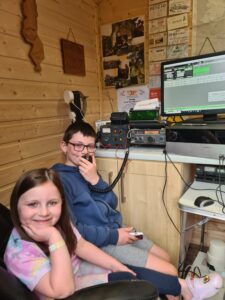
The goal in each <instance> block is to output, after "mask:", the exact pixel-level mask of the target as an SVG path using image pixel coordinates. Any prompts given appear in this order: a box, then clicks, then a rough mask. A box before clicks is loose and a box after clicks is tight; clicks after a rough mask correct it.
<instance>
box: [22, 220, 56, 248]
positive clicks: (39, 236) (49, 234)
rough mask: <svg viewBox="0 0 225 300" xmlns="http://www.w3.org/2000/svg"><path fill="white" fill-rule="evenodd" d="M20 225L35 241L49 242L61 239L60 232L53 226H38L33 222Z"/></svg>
mask: <svg viewBox="0 0 225 300" xmlns="http://www.w3.org/2000/svg"><path fill="white" fill-rule="evenodd" d="M22 227H23V229H24V230H25V231H26V233H27V234H28V235H29V237H31V238H32V239H33V240H35V241H36V242H43V243H47V244H51V243H54V242H55V241H57V240H59V239H62V236H61V234H60V232H59V231H58V230H57V229H56V228H55V227H54V226H48V227H43V228H39V227H36V226H34V225H33V224H22Z"/></svg>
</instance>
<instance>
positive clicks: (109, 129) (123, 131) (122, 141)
mask: <svg viewBox="0 0 225 300" xmlns="http://www.w3.org/2000/svg"><path fill="white" fill-rule="evenodd" d="M127 133H128V124H121V125H118V124H106V125H103V126H101V127H100V130H99V134H98V135H99V142H100V145H101V147H102V148H111V149H125V148H127V147H128V140H127Z"/></svg>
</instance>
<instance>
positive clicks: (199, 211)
mask: <svg viewBox="0 0 225 300" xmlns="http://www.w3.org/2000/svg"><path fill="white" fill-rule="evenodd" d="M217 187H218V184H215V183H206V182H200V181H194V182H193V183H192V185H191V186H190V188H189V189H188V190H187V191H186V192H185V193H184V194H183V196H182V197H181V198H180V200H179V202H178V207H179V209H180V210H181V211H182V224H181V228H182V236H181V249H180V262H182V261H184V259H185V244H186V240H185V232H186V230H187V228H188V227H187V214H188V213H191V214H196V215H200V216H202V217H206V218H209V219H210V218H213V219H217V220H222V221H225V213H224V212H223V211H222V208H223V207H222V205H221V204H219V203H218V202H214V203H213V204H212V205H210V206H207V207H201V208H200V207H197V206H196V205H195V204H194V201H195V199H196V198H197V197H198V196H208V197H210V198H211V199H213V200H217V197H216V188H217ZM221 190H222V191H224V192H225V186H224V185H222V186H221ZM218 196H219V200H220V201H221V198H220V192H218ZM223 198H224V199H225V194H223ZM224 201H225V200H224ZM206 221H208V219H206ZM190 227H191V226H190ZM190 227H189V228H190ZM202 240H203V241H204V226H203V225H202Z"/></svg>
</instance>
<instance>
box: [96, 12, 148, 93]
mask: <svg viewBox="0 0 225 300" xmlns="http://www.w3.org/2000/svg"><path fill="white" fill-rule="evenodd" d="M101 39H102V57H103V59H102V61H103V77H104V85H105V87H116V88H122V87H126V86H130V85H136V84H139V85H140V84H144V82H145V72H144V70H145V67H144V16H140V17H136V18H133V19H128V20H124V21H121V22H117V23H112V24H105V25H102V26H101Z"/></svg>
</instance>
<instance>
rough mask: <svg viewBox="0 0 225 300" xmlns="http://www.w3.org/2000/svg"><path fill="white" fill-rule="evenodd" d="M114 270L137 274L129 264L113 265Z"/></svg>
mask: <svg viewBox="0 0 225 300" xmlns="http://www.w3.org/2000/svg"><path fill="white" fill-rule="evenodd" d="M112 272H113V273H114V272H129V273H131V274H132V275H134V276H136V273H135V272H134V271H132V270H131V269H129V268H128V267H127V266H125V265H123V264H119V265H118V266H113V268H112Z"/></svg>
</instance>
